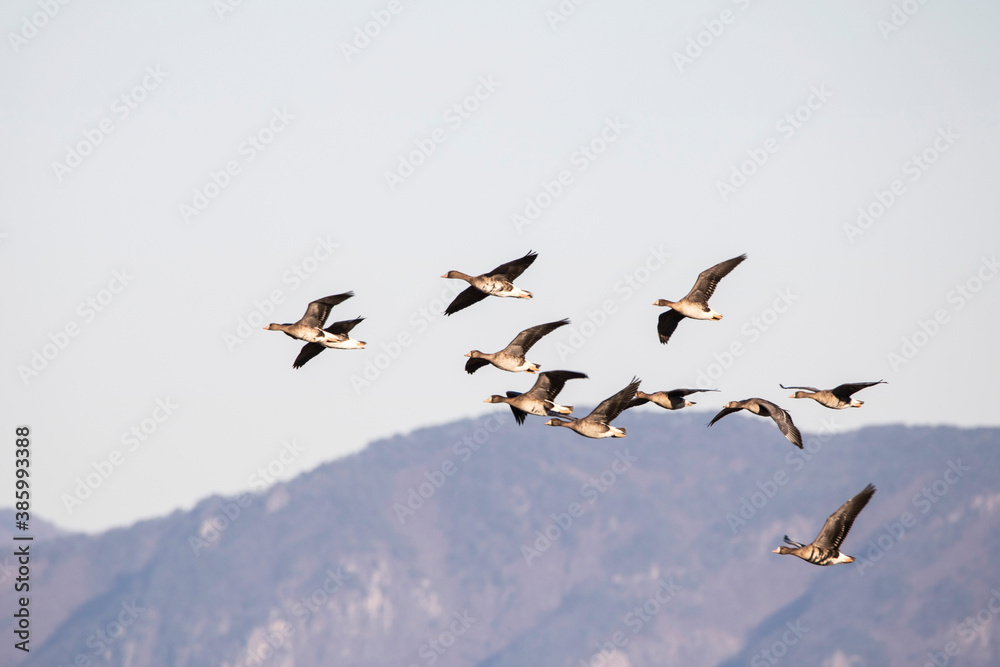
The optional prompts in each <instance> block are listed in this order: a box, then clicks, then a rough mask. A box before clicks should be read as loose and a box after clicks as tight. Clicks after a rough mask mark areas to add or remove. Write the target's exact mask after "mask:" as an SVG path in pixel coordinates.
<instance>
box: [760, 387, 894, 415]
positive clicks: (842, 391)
mask: <svg viewBox="0 0 1000 667" xmlns="http://www.w3.org/2000/svg"><path fill="white" fill-rule="evenodd" d="M877 384H888V382H886V381H885V380H879V381H878V382H851V383H848V384H842V385H839V386H837V387H834V388H833V389H822V390H821V389H817V388H816V387H786V386H785V385H783V384H779V385H778V386H779V387H781V388H782V389H805V391H797V392H795V393H794V394H792V395H791V396H789V397H788V398H811V399H813V400H814V401H816V402H817V403H819V404H820V405H824V406H826V407H828V408H830V409H832V410H843V409H844V408H860V407H861V406H862V405H864V404H865V402H864V401H859V400H858V399H856V398H851V394H853V393H854V392H856V391H861V390H862V389H864V388H865V387H872V386H874V385H877ZM809 392H812V393H809Z"/></svg>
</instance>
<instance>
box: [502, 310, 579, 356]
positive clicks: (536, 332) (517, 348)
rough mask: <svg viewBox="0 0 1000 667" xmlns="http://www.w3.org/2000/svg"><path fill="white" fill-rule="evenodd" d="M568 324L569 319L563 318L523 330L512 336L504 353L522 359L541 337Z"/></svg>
mask: <svg viewBox="0 0 1000 667" xmlns="http://www.w3.org/2000/svg"><path fill="white" fill-rule="evenodd" d="M567 324H569V319H568V318H564V319H561V320H559V321H558V322H547V323H545V324H539V325H538V326H534V327H531V328H528V329H525V330H524V331H522V332H521V333H519V334H517V335H516V336H514V340H512V341H511V342H510V344H509V345H507V347H506V349H504V352H506V353H507V354H510V355H512V356H515V357H523V356H524V355H525V354H526V353H527V352H528V350H530V349H531V346H532V345H534V344H535V343H537V342H538V341H539V340H540V339H541V338H542V336H546V335H548V334H550V333H552V332H553V331H555V330H556V329H558V328H559V327H562V326H566V325H567Z"/></svg>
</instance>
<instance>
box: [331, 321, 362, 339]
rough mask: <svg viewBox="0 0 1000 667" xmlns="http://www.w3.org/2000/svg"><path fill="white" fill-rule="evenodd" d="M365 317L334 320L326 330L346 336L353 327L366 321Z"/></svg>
mask: <svg viewBox="0 0 1000 667" xmlns="http://www.w3.org/2000/svg"><path fill="white" fill-rule="evenodd" d="M364 321H365V318H363V317H356V318H354V319H353V320H341V321H340V322H334V323H333V324H331V325H330V326H328V327H327V328H326V329H325V331H326V332H327V333H332V334H339V335H344V336H346V335H347V334H349V333H350V332H351V329H353V328H354V327H356V326H358V324H359V323H361V322H364Z"/></svg>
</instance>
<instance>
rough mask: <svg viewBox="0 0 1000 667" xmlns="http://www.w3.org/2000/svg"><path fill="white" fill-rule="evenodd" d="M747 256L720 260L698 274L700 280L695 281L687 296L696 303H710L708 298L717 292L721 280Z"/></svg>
mask: <svg viewBox="0 0 1000 667" xmlns="http://www.w3.org/2000/svg"><path fill="white" fill-rule="evenodd" d="M746 258H747V256H746V255H745V254H743V255H740V256H739V257H733V258H732V259H727V260H726V261H724V262H719V263H718V264H716V265H715V266H713V267H712V268H710V269H705V270H704V271H702V272H701V273H699V274H698V280H696V281H695V283H694V287H692V288H691V291H690V292H688V295H687V296H686V297H685V298H686V299H687V300H688V301H693V302H694V303H708V300H709V299H711V298H712V295H713V294H715V288H716V286H717V285H718V284H719V281H720V280H722V279H723V278H725V277H726V276H727V275H728V274H729V272H730V271H732V270H733V269H735V268H736V267H737V266H739V264H740V262H742V261H743V260H744V259H746Z"/></svg>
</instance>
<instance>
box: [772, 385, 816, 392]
mask: <svg viewBox="0 0 1000 667" xmlns="http://www.w3.org/2000/svg"><path fill="white" fill-rule="evenodd" d="M778 386H779V387H781V388H782V389H805V390H806V391H811V392H813V393H814V394H815V393H817V392H818V391H819V389H817V388H816V387H786V386H785V385H783V384H778Z"/></svg>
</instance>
